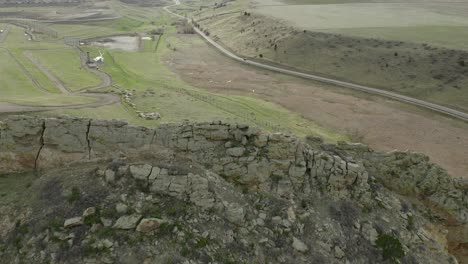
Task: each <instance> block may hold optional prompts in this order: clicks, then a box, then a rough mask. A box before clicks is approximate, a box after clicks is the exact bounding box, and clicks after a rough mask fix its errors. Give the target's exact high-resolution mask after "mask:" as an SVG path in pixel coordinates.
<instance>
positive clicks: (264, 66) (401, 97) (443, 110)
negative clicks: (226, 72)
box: [164, 0, 468, 121]
mask: <svg viewBox="0 0 468 264" xmlns="http://www.w3.org/2000/svg"><path fill="white" fill-rule="evenodd" d="M174 3H175V4H174V5H172V6H176V5H179V4H180V2H179V0H174ZM169 7H171V6H166V7H164V10H166V11H167V12H168V13H170V14H172V15H174V16H176V17H178V18H181V19H186V20H189V19H188V18H186V17H184V16H181V15H179V14H176V13H174V12H172V11H171V10H169ZM194 30H195V32H197V34H198V35H200V36H201V37H202V38H204V39H205V40H206V41H207V42H208V43H210V44H211V45H212V46H214V47H215V48H216V49H218V50H219V51H221V52H222V53H223V54H224V55H226V56H228V57H230V58H231V59H234V60H236V61H239V62H241V63H244V64H248V65H252V66H255V67H259V68H262V69H267V70H270V71H274V72H279V73H284V74H288V75H293V76H297V77H301V78H305V79H309V80H314V81H320V82H324V83H329V84H334V85H337V86H341V87H345V88H350V89H353V90H358V91H361V92H366V93H370V94H377V95H380V96H384V97H387V98H391V99H394V100H398V101H402V102H405V103H408V104H412V105H416V106H420V107H424V108H426V109H430V110H433V111H436V112H438V113H442V114H445V115H449V116H452V117H455V118H458V119H461V120H464V121H468V113H464V112H461V111H458V110H455V109H451V108H448V107H445V106H441V105H437V104H433V103H429V102H426V101H423V100H419V99H416V98H412V97H409V96H405V95H401V94H397V93H393V92H389V91H385V90H380V89H376V88H372V87H368V86H364V85H359V84H354V83H349V82H343V81H339V80H335V79H331V78H326V77H322V76H317V75H313V74H307V73H302V72H298V71H292V70H288V69H285V68H281V67H275V66H271V65H268V64H263V63H259V62H255V61H251V60H248V59H246V58H241V57H239V56H237V55H236V54H234V53H232V52H230V51H229V50H227V49H225V48H224V47H222V46H221V45H219V44H218V43H216V42H215V41H214V40H212V39H211V38H210V37H208V36H207V35H206V34H205V33H203V32H202V31H201V30H199V29H198V28H196V27H194Z"/></svg>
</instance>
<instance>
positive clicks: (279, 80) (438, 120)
mask: <svg viewBox="0 0 468 264" xmlns="http://www.w3.org/2000/svg"><path fill="white" fill-rule="evenodd" d="M180 37H181V38H183V39H182V41H186V42H193V39H191V38H197V36H187V35H183V36H180ZM166 63H167V64H168V65H169V66H170V67H171V68H172V69H173V70H174V71H175V72H177V73H178V74H180V75H181V76H182V78H183V79H184V80H185V81H187V82H189V83H191V84H192V85H194V86H197V87H200V88H205V89H208V90H212V91H216V92H221V93H226V94H241V95H249V96H255V97H259V98H262V99H264V100H267V101H272V102H275V103H278V104H280V105H282V106H284V107H286V108H288V109H290V110H292V111H294V112H297V113H300V114H302V115H303V116H304V117H306V118H308V119H310V120H312V121H314V122H317V123H319V124H321V125H323V126H325V127H328V128H331V129H335V130H338V131H341V132H343V133H350V134H354V135H355V136H356V137H357V138H362V139H363V141H364V142H365V143H367V144H369V145H370V146H371V147H373V148H375V149H379V150H386V151H389V150H393V149H400V150H406V149H410V150H412V151H418V152H423V153H425V154H427V155H429V156H430V157H431V160H432V161H434V162H436V163H438V164H440V165H442V166H443V167H444V168H446V169H447V170H448V171H449V172H450V173H451V174H452V175H454V176H460V177H468V173H467V172H468V160H467V159H466V157H468V125H467V124H466V123H464V122H461V121H455V120H452V119H451V118H448V117H442V116H439V115H437V114H434V113H432V112H430V111H426V110H422V109H419V108H417V107H414V106H408V105H406V104H404V103H399V102H396V101H393V100H387V99H384V98H381V97H377V96H370V95H366V94H361V93H355V92H347V91H343V90H342V89H338V88H334V87H332V86H330V85H325V84H320V83H317V82H313V81H307V80H303V79H300V78H295V77H289V76H285V75H282V74H278V73H272V72H269V71H265V70H259V69H255V68H253V67H248V66H244V65H241V64H239V63H237V62H235V61H233V60H231V59H228V58H226V57H224V56H223V55H221V54H220V53H219V52H217V51H216V50H213V49H212V48H211V47H209V46H208V45H207V44H205V43H203V44H199V45H191V46H190V48H182V47H178V48H177V52H174V53H172V55H171V56H170V57H168V58H167V60H166Z"/></svg>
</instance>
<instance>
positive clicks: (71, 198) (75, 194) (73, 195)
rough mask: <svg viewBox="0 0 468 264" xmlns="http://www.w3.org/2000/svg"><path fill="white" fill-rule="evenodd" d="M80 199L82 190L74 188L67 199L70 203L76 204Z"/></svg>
mask: <svg viewBox="0 0 468 264" xmlns="http://www.w3.org/2000/svg"><path fill="white" fill-rule="evenodd" d="M79 199H80V190H79V189H78V188H77V187H73V188H72V190H71V193H70V194H69V195H68V197H67V201H68V202H69V203H74V202H76V201H78V200H79Z"/></svg>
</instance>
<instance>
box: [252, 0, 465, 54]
mask: <svg viewBox="0 0 468 264" xmlns="http://www.w3.org/2000/svg"><path fill="white" fill-rule="evenodd" d="M305 2H306V1H304V3H305ZM260 3H265V5H259V6H257V7H256V8H255V10H256V11H257V12H259V13H261V14H264V15H267V16H272V17H275V18H278V19H281V20H284V21H287V22H288V23H290V24H292V25H294V26H295V27H298V28H303V29H306V30H312V31H323V32H330V33H339V34H343V35H350V36H359V37H371V38H382V39H389V40H401V41H410V42H423V43H430V44H435V45H440V46H445V47H449V48H460V49H468V44H467V43H466V36H467V35H468V33H467V32H468V17H467V16H466V14H467V13H468V1H457V2H453V3H451V2H450V3H449V2H447V3H445V2H436V3H435V2H429V1H422V0H421V1H414V2H412V1H410V2H405V3H403V2H399V3H396V2H394V3H392V2H390V3H388V2H387V3H337V4H314V1H311V3H310V4H300V5H294V4H293V5H285V4H280V5H275V4H274V3H279V2H271V1H266V2H264V1H260ZM287 3H289V2H287Z"/></svg>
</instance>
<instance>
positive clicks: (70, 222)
mask: <svg viewBox="0 0 468 264" xmlns="http://www.w3.org/2000/svg"><path fill="white" fill-rule="evenodd" d="M82 224H83V218H82V217H81V216H78V217H73V218H69V219H67V220H65V223H63V227H65V228H72V227H77V226H80V225H82Z"/></svg>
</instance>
